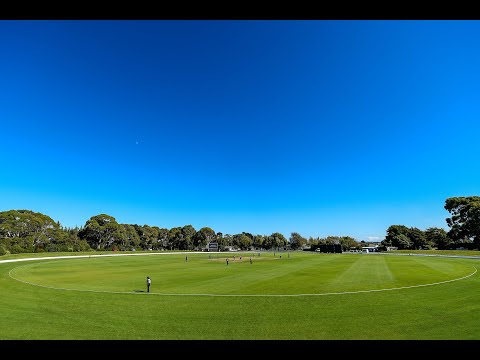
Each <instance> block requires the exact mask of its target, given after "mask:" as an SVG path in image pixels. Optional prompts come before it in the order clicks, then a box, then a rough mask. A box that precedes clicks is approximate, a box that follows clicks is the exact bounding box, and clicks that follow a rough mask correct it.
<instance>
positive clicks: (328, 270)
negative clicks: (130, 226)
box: [0, 252, 480, 340]
mask: <svg viewBox="0 0 480 360" xmlns="http://www.w3.org/2000/svg"><path fill="white" fill-rule="evenodd" d="M94 254H95V255H93V254H92V255H88V254H81V256H75V257H74V256H68V258H64V257H58V256H61V255H64V256H65V255H72V254H55V256H57V258H54V259H53V258H46V257H51V256H52V255H51V254H42V255H41V256H40V257H39V258H40V259H36V260H27V259H28V258H29V257H33V255H31V254H22V255H16V256H13V255H10V256H3V257H1V258H0V260H14V259H16V260H22V261H15V262H13V261H12V262H0V291H1V296H0V312H1V313H2V320H1V321H0V339H3V340H6V339H11V340H13V339H25V340H27V339H28V340H37V339H44V340H62V339H67V340H83V339H89V340H97V339H98V340H102V339H103V340H124V339H125V340H127V339H132V340H135V339H138V340H149V339H151V340H153V339H159V340H187V339H190V340H205V339H208V340H254V339H255V340H287V339H288V340H310V339H311V340H421V339H424V340H446V339H452V340H453V339H460V340H467V339H475V340H479V339H480V328H479V327H478V324H479V322H480V311H479V310H480V274H479V273H478V271H477V269H478V268H479V267H480V261H479V260H480V258H478V259H471V258H459V257H444V256H408V254H400V253H397V254H345V253H344V254H320V253H310V252H290V253H288V252H282V253H276V254H275V256H274V254H273V252H262V253H260V256H259V253H258V252H254V253H246V252H245V253H219V254H215V253H214V254H211V253H151V252H150V253H144V254H140V253H139V254H135V253H134V254H129V255H130V256H117V255H120V254H117V253H115V254H112V253H105V254H97V253H94ZM417 254H418V253H417ZM456 254H458V255H460V253H458V252H456ZM76 255H78V254H76ZM111 255H114V256H111ZM143 255H148V256H143ZM186 256H188V261H187V260H186ZM233 256H235V260H234V259H233ZM240 256H241V260H240ZM280 256H281V257H280ZM227 257H228V259H229V262H228V265H227V263H226V258H227ZM250 257H251V258H252V261H251V262H250ZM147 276H150V277H151V278H152V286H151V288H150V292H149V293H147V292H146V277H147Z"/></svg>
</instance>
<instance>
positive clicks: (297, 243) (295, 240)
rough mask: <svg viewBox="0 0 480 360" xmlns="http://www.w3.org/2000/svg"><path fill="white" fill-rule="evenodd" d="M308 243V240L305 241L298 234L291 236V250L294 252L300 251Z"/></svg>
mask: <svg viewBox="0 0 480 360" xmlns="http://www.w3.org/2000/svg"><path fill="white" fill-rule="evenodd" d="M306 243H307V239H305V238H304V237H303V236H302V235H300V234H299V233H298V232H292V233H291V234H290V248H291V249H292V250H298V249H300V248H301V247H302V246H303V245H305V244H306Z"/></svg>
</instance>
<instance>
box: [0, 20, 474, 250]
mask: <svg viewBox="0 0 480 360" xmlns="http://www.w3.org/2000/svg"><path fill="white" fill-rule="evenodd" d="M479 39H480V21H476V20H457V21H453V20H412V21H410V20H408V21H407V20H385V21H382V20H338V21H334V20H285V21H283V20H265V21H261V20H224V21H223V20H212V21H208V20H183V21H181V20H139V21H133V20H122V21H121V20H107V21H103V20H102V21H101V20H88V21H83V20H72V21H66V20H50V21H47V20H32V21H29V20H3V21H0V44H1V47H0V52H1V56H0V72H1V81H0V134H1V141H0V153H1V154H2V157H1V158H2V167H1V168H0V211H6V210H12V209H28V210H33V211H36V212H41V213H44V214H46V215H48V216H50V217H52V219H54V220H55V221H59V222H60V223H61V224H62V225H63V226H66V227H75V226H83V225H84V224H85V222H86V221H87V220H88V219H89V218H90V217H92V216H95V215H98V214H102V213H105V214H108V215H111V216H113V217H114V218H115V219H116V220H117V222H119V223H125V224H139V225H144V224H147V225H151V226H159V227H164V228H168V229H170V228H172V227H176V226H184V225H188V224H190V225H192V226H193V227H194V228H195V229H197V230H199V229H200V228H202V227H204V226H208V227H211V228H212V229H213V230H215V231H216V232H222V233H224V234H236V233H241V232H243V231H245V232H250V233H252V234H261V235H269V234H271V233H273V232H280V233H282V234H284V235H285V236H286V237H287V238H288V237H289V236H290V234H291V232H298V233H300V234H301V235H303V236H304V237H307V238H308V237H310V236H312V237H318V236H319V237H326V236H328V235H337V236H352V237H354V238H355V239H357V240H358V241H360V240H365V241H370V240H374V241H378V240H382V239H383V238H384V236H385V235H386V230H387V228H388V227H389V226H390V225H405V226H408V227H418V228H420V229H422V230H426V229H427V228H428V227H442V228H445V229H446V230H448V227H447V225H446V221H445V219H446V218H447V217H449V216H450V214H449V213H448V212H447V211H446V210H445V209H444V208H443V206H444V203H445V200H446V199H447V198H449V197H453V196H472V195H480V167H479V166H478V163H479V161H478V160H479V159H480V150H479V146H478V134H479V133H480V101H479V100H480V41H479Z"/></svg>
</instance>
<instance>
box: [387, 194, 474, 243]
mask: <svg viewBox="0 0 480 360" xmlns="http://www.w3.org/2000/svg"><path fill="white" fill-rule="evenodd" d="M444 208H445V210H447V211H448V212H449V213H450V214H451V217H449V218H446V222H447V225H448V227H449V228H450V230H449V231H446V230H444V229H442V228H438V227H430V228H428V229H426V230H425V231H422V230H420V229H418V228H416V227H406V226H404V225H392V226H390V227H389V228H388V229H387V236H385V239H384V240H383V241H382V242H381V245H382V246H383V247H387V246H394V247H397V248H398V249H402V250H403V249H405V250H415V249H432V248H435V249H439V250H445V249H456V248H467V249H479V248H480V196H464V197H451V198H448V199H447V200H446V201H445V206H444Z"/></svg>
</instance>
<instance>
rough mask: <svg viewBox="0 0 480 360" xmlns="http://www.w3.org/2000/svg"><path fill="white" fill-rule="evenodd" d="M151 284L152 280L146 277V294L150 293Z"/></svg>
mask: <svg viewBox="0 0 480 360" xmlns="http://www.w3.org/2000/svg"><path fill="white" fill-rule="evenodd" d="M151 283H152V280H151V279H150V276H147V292H150V284H151Z"/></svg>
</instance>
